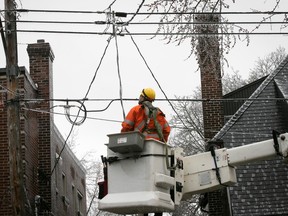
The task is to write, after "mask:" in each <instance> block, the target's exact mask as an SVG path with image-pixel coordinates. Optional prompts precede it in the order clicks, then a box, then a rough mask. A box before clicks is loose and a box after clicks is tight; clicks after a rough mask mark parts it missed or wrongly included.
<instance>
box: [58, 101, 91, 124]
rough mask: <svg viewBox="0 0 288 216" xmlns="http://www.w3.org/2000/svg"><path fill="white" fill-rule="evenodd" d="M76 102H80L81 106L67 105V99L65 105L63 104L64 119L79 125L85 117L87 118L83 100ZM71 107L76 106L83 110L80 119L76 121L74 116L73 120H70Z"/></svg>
mask: <svg viewBox="0 0 288 216" xmlns="http://www.w3.org/2000/svg"><path fill="white" fill-rule="evenodd" d="M77 102H78V103H80V104H81V106H76V105H69V104H68V101H67V102H66V105H64V106H63V107H64V110H65V114H66V115H65V116H66V119H67V120H68V121H69V122H70V123H71V124H75V125H76V126H79V125H81V124H83V123H84V121H85V120H86V118H87V110H86V107H85V105H84V102H80V101H77ZM72 107H77V108H78V110H79V111H80V110H81V111H83V112H84V116H83V117H82V119H81V120H79V121H76V120H77V118H76V120H75V121H72V120H71V114H70V109H71V108H72ZM77 116H79V115H77Z"/></svg>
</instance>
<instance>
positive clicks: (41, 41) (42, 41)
mask: <svg viewBox="0 0 288 216" xmlns="http://www.w3.org/2000/svg"><path fill="white" fill-rule="evenodd" d="M37 43H45V40H44V39H38V40H37Z"/></svg>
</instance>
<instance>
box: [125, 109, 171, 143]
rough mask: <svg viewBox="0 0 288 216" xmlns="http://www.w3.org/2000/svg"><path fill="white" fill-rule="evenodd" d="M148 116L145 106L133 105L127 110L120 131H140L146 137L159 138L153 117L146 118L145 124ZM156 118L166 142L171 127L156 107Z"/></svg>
mask: <svg viewBox="0 0 288 216" xmlns="http://www.w3.org/2000/svg"><path fill="white" fill-rule="evenodd" d="M148 118H149V117H148V116H147V115H146V114H145V108H144V106H143V105H137V106H135V107H133V108H132V109H131V110H130V111H129V113H128V115H127V116H126V118H125V120H124V122H122V129H121V132H128V131H140V132H142V133H143V134H144V135H145V137H146V139H148V138H152V139H156V140H160V137H159V135H158V133H157V130H156V126H155V124H154V119H153V117H152V116H151V117H150V120H148V121H149V123H148V124H147V123H146V122H147V119H148ZM156 120H157V121H158V123H159V125H160V126H161V128H162V133H163V137H164V139H165V141H166V142H167V140H168V136H169V134H170V130H171V129H170V126H169V124H168V122H167V121H166V119H165V114H164V113H163V112H162V111H161V110H160V109H158V108H157V117H156Z"/></svg>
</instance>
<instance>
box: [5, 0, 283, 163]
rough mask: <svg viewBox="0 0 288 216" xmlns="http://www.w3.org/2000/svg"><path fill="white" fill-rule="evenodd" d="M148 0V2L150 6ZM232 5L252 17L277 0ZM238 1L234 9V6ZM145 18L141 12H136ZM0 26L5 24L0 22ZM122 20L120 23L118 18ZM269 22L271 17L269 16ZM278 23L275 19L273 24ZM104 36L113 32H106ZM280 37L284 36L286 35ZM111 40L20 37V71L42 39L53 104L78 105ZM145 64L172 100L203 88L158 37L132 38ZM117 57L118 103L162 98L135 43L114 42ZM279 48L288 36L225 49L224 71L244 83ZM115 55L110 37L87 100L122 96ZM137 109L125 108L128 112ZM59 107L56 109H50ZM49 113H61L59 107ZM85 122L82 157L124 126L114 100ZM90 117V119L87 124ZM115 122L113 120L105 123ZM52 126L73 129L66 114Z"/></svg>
mask: <svg viewBox="0 0 288 216" xmlns="http://www.w3.org/2000/svg"><path fill="white" fill-rule="evenodd" d="M16 2H17V4H18V8H24V9H34V10H35V9H39V10H77V11H103V10H105V9H106V8H107V7H108V6H109V4H110V3H111V2H112V0H111V1H107V0H106V1H95V0H85V1H81V3H80V1H76V0H61V1H59V0H49V1H36V0H25V1H19V0H17V1H16ZM147 2H151V1H147ZM227 2H229V4H230V5H231V8H230V11H251V9H257V10H261V11H268V10H271V9H272V7H273V5H274V4H275V2H276V0H253V1H251V0H241V1H236V3H235V4H233V3H232V2H233V1H232V0H231V1H227ZM238 2H239V3H238ZM284 2H285V0H282V2H281V4H280V7H279V8H278V9H277V11H288V4H287V2H286V3H284ZM140 3H141V0H138V1H136V0H130V1H127V0H117V1H116V2H115V4H114V5H113V6H112V10H113V11H116V12H117V11H120V12H130V13H133V12H135V11H136V10H137V8H138V6H139V4H140ZM0 7H1V9H4V1H1V4H0ZM141 12H146V7H143V8H142V9H141ZM262 16H263V15H260V16H258V17H256V16H253V15H251V16H250V15H249V16H248V15H246V16H245V17H243V16H240V15H238V16H235V15H234V17H231V20H232V21H240V20H246V21H247V20H248V21H260V20H261V18H262ZM144 18H145V17H144V16H137V17H135V20H134V21H135V22H136V21H141V20H142V21H147V20H144ZM19 19H20V20H34V21H35V20H57V21H60V20H61V21H87V22H88V21H89V22H91V21H92V22H93V21H105V20H106V16H105V15H104V14H95V13H94V14H67V13H66V14H64V13H43V12H41V13H35V12H28V13H21V16H20V17H19ZM2 20H4V18H3V17H2ZM123 20H124V21H125V19H124V18H123ZM273 20H274V18H273ZM277 21H279V20H277ZM106 27H107V26H105V25H76V24H74V25H64V24H41V25H40V24H33V23H28V24H20V23H19V24H18V29H19V30H58V31H78V32H82V31H89V32H104V30H105V29H106ZM108 27H109V29H108V32H109V31H111V26H108ZM156 27H157V26H152V27H151V26H149V27H148V26H145V25H138V26H137V25H135V26H133V25H129V26H128V27H127V29H128V30H129V31H130V32H133V31H134V32H136V31H142V30H143V31H144V30H147V29H148V28H152V30H153V29H155V28H156ZM266 28H268V29H269V30H271V31H272V32H275V31H279V26H269V25H266ZM283 31H286V32H287V29H284V30H283ZM108 38H109V35H79V34H59V33H58V34H47V33H46V34H45V33H18V45H19V46H18V55H19V56H18V59H19V61H18V62H19V66H25V67H26V68H27V69H28V70H29V64H28V55H27V52H26V48H27V44H29V43H36V42H37V40H38V39H44V40H45V41H46V42H48V43H50V45H51V47H52V49H53V52H54V54H55V60H54V64H53V72H54V98H57V99H66V98H68V99H75V98H76V99H80V98H83V97H84V96H85V94H86V92H87V90H88V86H89V84H90V82H91V80H92V77H93V76H94V74H95V72H96V69H97V67H98V65H99V62H100V59H101V57H102V55H103V52H104V49H105V47H106V45H107V40H108ZM133 38H134V40H135V42H136V44H137V45H138V47H139V49H140V51H141V53H142V54H143V56H144V58H145V60H146V62H147V64H148V65H149V67H150V69H151V70H152V72H153V74H154V75H155V77H156V78H157V80H158V82H159V84H160V85H161V88H162V89H163V90H164V91H165V93H166V95H167V96H168V98H174V97H175V96H187V95H191V94H192V93H193V90H195V88H196V87H197V86H199V84H200V75H199V72H196V69H197V64H196V60H195V56H192V57H191V58H189V59H187V57H188V56H189V54H190V47H189V44H188V43H187V42H186V43H184V44H183V45H180V46H176V44H168V45H167V44H166V41H164V40H162V38H161V37H156V38H154V39H150V37H149V36H133ZM117 42H118V51H119V72H120V74H121V78H122V79H121V80H122V87H123V98H138V96H139V93H140V91H141V90H142V89H143V88H144V87H152V88H154V89H155V90H156V94H157V98H164V95H163V94H162V92H161V91H160V89H159V87H158V84H157V83H156V82H155V80H154V79H153V77H152V76H151V73H150V71H149V70H148V69H147V67H146V65H145V63H144V61H143V60H142V58H141V57H140V55H139V53H138V51H137V49H136V47H135V45H134V44H133V42H132V40H131V38H130V37H129V36H124V37H120V36H118V37H117ZM279 46H282V47H284V48H285V49H286V52H288V38H287V36H283V35H256V36H251V39H250V44H249V46H247V44H246V42H239V41H238V42H237V44H236V46H235V48H234V49H233V50H231V51H230V53H229V54H228V55H226V58H227V60H228V62H229V65H230V68H228V69H226V70H225V73H229V71H231V69H232V68H233V69H234V70H239V71H240V74H241V75H242V76H243V77H247V76H248V74H249V70H250V69H251V68H252V67H253V66H254V63H255V61H256V60H257V59H258V58H259V57H260V58H261V57H264V56H265V55H267V54H269V53H270V52H272V51H275V50H276V49H277V48H278V47H279ZM116 57H117V50H116V44H115V38H112V40H111V42H110V45H109V47H108V49H107V52H106V55H105V56H104V59H103V63H102V65H101V67H100V68H99V70H98V73H97V76H96V79H95V81H94V83H93V85H92V88H91V90H90V93H89V95H88V98H89V99H116V98H119V79H118V67H117V60H116ZM0 67H5V58H4V52H3V46H2V45H1V48H0ZM108 103H109V101H106V102H104V103H103V102H101V103H100V102H96V101H92V102H85V105H86V108H87V110H98V109H103V108H105V107H106V106H107V105H108ZM135 104H136V101H133V102H124V108H125V112H126V114H127V112H128V111H129V109H130V108H131V107H132V106H133V105H135ZM54 105H57V104H54ZM155 106H159V107H161V109H162V110H163V112H164V113H166V116H167V120H170V119H171V116H172V115H173V113H172V111H171V108H170V107H169V105H168V103H167V102H157V101H156V102H155ZM54 111H56V112H60V113H63V112H64V111H63V109H62V108H61V109H55V110H54ZM88 117H89V118H88V119H86V120H85V122H84V123H83V124H82V125H81V126H79V127H75V130H76V132H77V133H76V134H77V137H76V143H77V144H78V147H77V149H76V151H77V155H78V156H79V157H81V156H82V155H83V154H85V152H88V151H93V152H94V151H95V152H96V153H95V154H96V155H97V156H98V155H100V154H105V147H104V143H107V142H108V137H107V134H112V133H118V132H119V131H120V128H121V123H120V122H121V121H122V120H123V117H122V108H121V106H120V103H119V102H113V103H112V104H111V106H110V107H109V108H108V109H107V110H105V111H103V112H97V113H88ZM90 118H91V119H90ZM100 119H106V120H116V121H103V120H100ZM55 122H56V125H57V127H58V128H59V130H60V132H61V133H62V135H63V137H64V139H65V138H66V136H67V134H68V132H69V131H70V128H71V124H70V123H68V121H67V120H66V118H65V116H63V115H55Z"/></svg>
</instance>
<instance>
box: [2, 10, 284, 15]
mask: <svg viewBox="0 0 288 216" xmlns="http://www.w3.org/2000/svg"><path fill="white" fill-rule="evenodd" d="M10 11H15V12H20V13H28V12H33V13H76V14H81V13H83V14H110V15H112V13H113V12H107V11H87V10H86V11H83V10H79V11H77V10H35V9H16V10H10ZM0 12H6V10H0ZM125 13H126V14H127V15H135V14H137V15H146V16H147V15H149V16H151V15H179V14H180V15H193V14H194V15H200V14H207V15H209V14H212V15H224V14H227V15H247V14H254V15H261V14H268V15H271V14H274V15H285V14H287V13H288V12H287V11H221V12H195V11H188V12H153V13H149V12H136V13H135V12H134V13H132V12H125Z"/></svg>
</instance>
